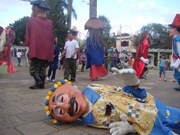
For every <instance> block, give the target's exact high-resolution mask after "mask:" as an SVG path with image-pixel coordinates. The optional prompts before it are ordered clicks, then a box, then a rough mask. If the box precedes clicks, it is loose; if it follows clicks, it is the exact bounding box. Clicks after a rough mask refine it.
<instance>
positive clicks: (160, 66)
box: [159, 54, 166, 82]
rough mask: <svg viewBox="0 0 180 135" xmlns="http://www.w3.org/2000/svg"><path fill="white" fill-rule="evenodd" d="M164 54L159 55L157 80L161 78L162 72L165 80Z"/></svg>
mask: <svg viewBox="0 0 180 135" xmlns="http://www.w3.org/2000/svg"><path fill="white" fill-rule="evenodd" d="M165 64H166V56H165V54H162V55H161V58H160V60H159V80H161V76H162V74H163V76H164V81H165V82H166V66H165Z"/></svg>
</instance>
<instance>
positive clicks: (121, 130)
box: [109, 114, 136, 135]
mask: <svg viewBox="0 0 180 135" xmlns="http://www.w3.org/2000/svg"><path fill="white" fill-rule="evenodd" d="M120 118H121V120H122V121H121V122H115V123H111V124H110V125H109V127H110V133H111V134H112V135H125V134H128V133H136V131H135V129H134V128H133V126H131V125H130V124H129V123H128V121H127V116H126V115H125V114H121V115H120Z"/></svg>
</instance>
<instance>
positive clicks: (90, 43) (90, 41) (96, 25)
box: [85, 18, 108, 80]
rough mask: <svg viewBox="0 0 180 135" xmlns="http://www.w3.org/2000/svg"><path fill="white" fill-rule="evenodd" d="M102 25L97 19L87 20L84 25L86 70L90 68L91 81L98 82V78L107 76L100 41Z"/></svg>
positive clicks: (101, 40) (102, 47)
mask: <svg viewBox="0 0 180 135" xmlns="http://www.w3.org/2000/svg"><path fill="white" fill-rule="evenodd" d="M103 28H104V24H103V22H102V21H101V20H99V19H97V18H91V19H89V20H88V21H87V22H86V24H85V29H88V32H89V33H88V34H89V37H88V38H87V39H86V55H87V63H86V69H89V68H90V74H89V76H90V78H91V80H98V79H99V77H103V76H106V75H107V74H108V72H107V70H106V69H105V67H104V65H103V64H104V41H103V39H102V32H103Z"/></svg>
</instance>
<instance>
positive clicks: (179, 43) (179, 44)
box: [176, 41, 180, 57]
mask: <svg viewBox="0 0 180 135" xmlns="http://www.w3.org/2000/svg"><path fill="white" fill-rule="evenodd" d="M176 44H177V50H178V54H179V57H180V42H179V41H178V42H177V43H176Z"/></svg>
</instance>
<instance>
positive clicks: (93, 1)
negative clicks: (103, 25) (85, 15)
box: [89, 0, 97, 18]
mask: <svg viewBox="0 0 180 135" xmlns="http://www.w3.org/2000/svg"><path fill="white" fill-rule="evenodd" d="M94 17H95V18H96V17H97V0H90V8H89V18H94Z"/></svg>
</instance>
